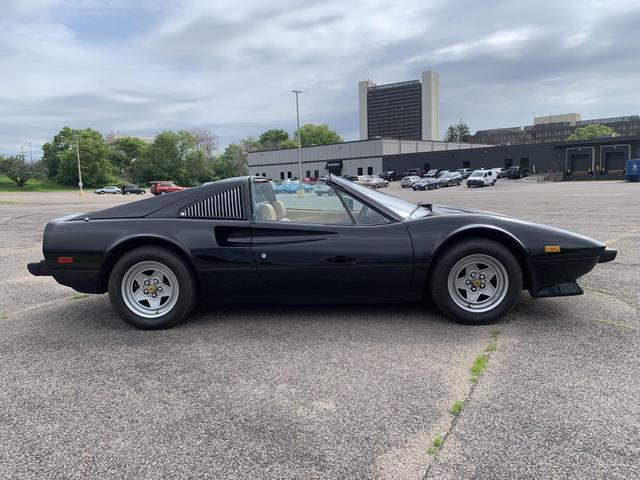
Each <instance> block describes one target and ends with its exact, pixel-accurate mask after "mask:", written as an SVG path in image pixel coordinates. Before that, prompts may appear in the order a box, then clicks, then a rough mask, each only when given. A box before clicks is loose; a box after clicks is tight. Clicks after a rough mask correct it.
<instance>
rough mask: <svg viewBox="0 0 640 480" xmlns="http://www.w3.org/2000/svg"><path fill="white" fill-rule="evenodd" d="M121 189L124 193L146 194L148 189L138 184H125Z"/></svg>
mask: <svg viewBox="0 0 640 480" xmlns="http://www.w3.org/2000/svg"><path fill="white" fill-rule="evenodd" d="M120 191H121V192H122V194H123V195H144V194H145V193H147V191H146V190H145V189H144V188H142V187H139V186H138V185H125V186H123V187H122V188H121V189H120Z"/></svg>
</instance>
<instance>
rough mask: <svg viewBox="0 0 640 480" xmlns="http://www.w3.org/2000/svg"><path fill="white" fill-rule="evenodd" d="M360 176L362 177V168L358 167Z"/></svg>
mask: <svg viewBox="0 0 640 480" xmlns="http://www.w3.org/2000/svg"><path fill="white" fill-rule="evenodd" d="M358 175H362V167H358Z"/></svg>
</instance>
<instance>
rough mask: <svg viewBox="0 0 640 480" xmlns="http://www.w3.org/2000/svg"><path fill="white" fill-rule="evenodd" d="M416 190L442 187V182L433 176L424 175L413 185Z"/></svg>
mask: <svg viewBox="0 0 640 480" xmlns="http://www.w3.org/2000/svg"><path fill="white" fill-rule="evenodd" d="M411 188H413V190H414V191H416V190H437V189H438V188H440V182H438V179H436V178H433V177H424V178H421V179H420V180H418V181H417V182H415V183H414V184H413V186H412V187H411Z"/></svg>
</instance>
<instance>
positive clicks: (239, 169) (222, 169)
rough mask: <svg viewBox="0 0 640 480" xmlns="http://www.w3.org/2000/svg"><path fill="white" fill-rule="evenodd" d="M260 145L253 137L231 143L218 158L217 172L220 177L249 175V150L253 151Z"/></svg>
mask: <svg viewBox="0 0 640 480" xmlns="http://www.w3.org/2000/svg"><path fill="white" fill-rule="evenodd" d="M257 146H258V148H259V142H258V145H257V144H256V142H255V140H253V139H252V138H250V137H249V138H248V139H243V140H240V141H239V142H238V143H230V144H229V145H228V146H227V148H225V149H224V152H223V153H222V155H220V157H219V158H218V159H217V161H216V164H215V173H216V175H217V176H218V177H220V178H229V177H237V176H240V175H247V173H248V172H249V168H248V166H247V152H249V151H253V150H255V149H256V147H257Z"/></svg>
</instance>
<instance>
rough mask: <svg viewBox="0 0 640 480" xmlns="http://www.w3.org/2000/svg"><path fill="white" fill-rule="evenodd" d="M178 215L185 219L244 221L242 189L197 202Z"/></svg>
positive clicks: (221, 193) (236, 188)
mask: <svg viewBox="0 0 640 480" xmlns="http://www.w3.org/2000/svg"><path fill="white" fill-rule="evenodd" d="M178 215H179V216H181V217H187V218H222V219H225V218H226V219H231V220H241V219H244V218H246V216H245V212H244V204H243V201H242V187H239V186H238V187H234V188H231V189H229V190H225V191H224V192H220V193H216V194H215V195H211V196H210V197H206V198H203V199H202V200H198V201H197V202H195V203H192V204H191V205H189V206H187V207H184V208H183V209H182V210H180V212H179V213H178Z"/></svg>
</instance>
